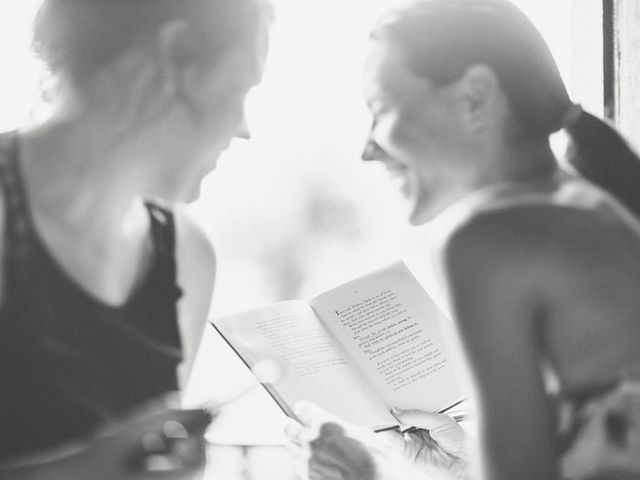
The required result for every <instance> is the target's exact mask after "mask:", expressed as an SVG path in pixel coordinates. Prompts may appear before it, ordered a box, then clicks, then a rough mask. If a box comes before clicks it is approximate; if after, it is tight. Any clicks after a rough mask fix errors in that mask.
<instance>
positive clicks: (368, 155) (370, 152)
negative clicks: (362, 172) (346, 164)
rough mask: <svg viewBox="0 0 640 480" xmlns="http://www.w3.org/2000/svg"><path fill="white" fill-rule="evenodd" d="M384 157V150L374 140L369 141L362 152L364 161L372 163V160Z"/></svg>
mask: <svg viewBox="0 0 640 480" xmlns="http://www.w3.org/2000/svg"><path fill="white" fill-rule="evenodd" d="M383 155H384V150H383V149H382V147H380V145H378V144H377V143H376V142H375V141H374V140H371V139H369V140H367V143H365V145H364V149H363V150H362V160H364V161H365V162H370V161H372V160H380V158H381V157H382V156H383Z"/></svg>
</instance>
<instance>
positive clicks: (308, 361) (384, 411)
mask: <svg viewBox="0 0 640 480" xmlns="http://www.w3.org/2000/svg"><path fill="white" fill-rule="evenodd" d="M212 323H213V325H214V327H215V328H216V329H217V330H218V331H219V332H220V334H221V335H222V336H223V337H224V339H225V340H226V341H227V343H228V344H229V345H230V346H231V348H233V350H234V351H235V352H236V353H237V354H238V355H239V356H240V358H241V359H242V360H243V361H244V362H245V364H246V365H247V366H248V367H249V368H253V367H254V366H255V365H257V364H259V363H260V362H264V361H269V360H275V361H276V362H278V364H279V365H281V366H282V368H283V370H284V374H283V375H282V376H281V378H280V379H279V380H277V381H276V382H275V383H273V384H266V385H265V388H266V389H267V391H268V392H269V393H270V394H271V396H272V397H273V398H274V400H275V401H276V402H277V403H278V405H280V407H281V408H282V409H283V411H284V412H285V413H286V414H287V415H289V416H291V417H295V415H294V414H293V412H292V410H291V406H292V405H294V404H295V403H296V402H297V401H299V400H309V401H312V402H314V403H316V404H318V405H319V406H321V407H322V408H324V409H325V410H327V411H329V412H332V413H334V414H336V415H339V416H340V417H342V418H344V419H346V420H348V421H350V422H353V423H357V424H366V425H370V426H372V427H373V428H375V429H383V428H388V427H391V426H395V425H397V420H396V419H395V418H394V417H393V416H392V415H391V414H390V413H389V409H390V408H391V407H393V406H396V407H399V408H418V409H422V410H428V411H434V412H435V411H445V410H447V409H448V408H450V407H452V406H454V405H456V404H457V403H459V402H460V401H462V400H463V399H464V398H466V397H467V391H468V390H467V388H466V387H465V386H464V385H463V384H462V382H461V381H460V378H461V376H460V375H459V374H458V373H459V367H460V363H459V362H460V356H459V349H458V348H457V345H456V343H455V342H453V341H451V339H452V325H451V322H450V321H449V320H448V319H446V318H444V316H443V315H442V313H441V312H440V310H439V309H438V307H437V306H436V305H435V303H434V302H433V300H432V299H431V298H430V297H429V295H428V294H427V292H426V291H425V290H424V289H423V288H422V286H421V285H420V284H419V283H418V281H417V280H416V278H415V277H414V276H413V275H412V274H411V272H410V271H409V270H408V269H407V267H406V266H405V265H404V263H402V262H397V263H394V264H392V265H390V266H388V267H385V268H382V269H380V270H376V271H374V272H372V273H369V274H367V275H365V276H362V277H359V278H356V279H355V280H351V281H350V282H347V283H345V284H343V285H341V286H339V287H336V288H334V289H332V290H329V291H328V292H325V293H322V294H320V295H318V296H316V297H315V298H313V299H311V300H310V301H302V300H294V301H288V302H282V303H277V304H274V305H270V306H267V307H263V308H259V309H255V310H251V311H248V312H244V313H239V314H235V315H230V316H225V317H222V318H219V319H215V320H213V322H212Z"/></svg>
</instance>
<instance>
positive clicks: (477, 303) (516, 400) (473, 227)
mask: <svg viewBox="0 0 640 480" xmlns="http://www.w3.org/2000/svg"><path fill="white" fill-rule="evenodd" d="M512 220H513V218H500V215H498V216H497V218H490V216H489V218H484V217H483V218H481V219H480V220H478V221H472V222H471V223H469V224H468V225H466V226H464V227H463V228H461V229H460V230H458V231H457V232H456V233H455V234H454V235H453V237H452V238H451V239H450V242H449V244H448V248H447V249H446V252H445V259H444V263H445V277H446V279H447V283H448V290H449V292H448V293H449V295H450V300H451V303H452V310H453V314H454V317H455V318H456V320H457V323H458V326H459V329H460V333H461V336H462V339H463V342H464V344H465V347H466V350H467V355H468V359H469V363H470V366H471V368H472V371H473V373H474V377H475V381H476V386H477V393H478V397H479V398H478V399H479V405H480V410H481V412H480V413H481V422H482V424H481V428H482V430H481V434H482V437H483V438H482V439H481V444H482V448H483V449H484V457H485V463H486V464H485V468H486V470H487V477H488V478H491V479H496V480H499V479H505V480H506V479H514V478H517V479H519V480H527V479H532V480H533V479H541V478H544V479H553V478H557V471H556V462H555V452H554V438H553V437H554V428H555V421H554V412H553V410H552V408H551V405H550V403H549V401H548V398H547V396H546V394H545V391H544V387H543V383H542V379H541V373H540V365H539V359H540V350H539V345H538V344H537V340H538V336H537V328H538V325H537V321H538V319H539V316H540V315H541V314H542V313H544V308H545V298H544V294H543V290H544V289H540V288H539V286H540V285H541V284H544V280H545V278H544V276H545V274H546V272H545V262H544V261H542V262H541V259H540V258H539V254H538V252H539V250H538V248H537V247H536V245H535V244H534V243H532V242H535V238H531V237H530V236H529V235H528V233H529V232H527V229H526V228H525V229H524V231H518V228H517V225H516V226H515V228H513V227H514V224H513V222H512Z"/></svg>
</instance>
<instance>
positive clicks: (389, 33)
mask: <svg viewBox="0 0 640 480" xmlns="http://www.w3.org/2000/svg"><path fill="white" fill-rule="evenodd" d="M371 38H372V39H373V40H383V41H389V42H392V43H393V44H394V45H396V46H397V47H399V51H400V52H401V55H402V59H403V61H404V62H405V64H406V65H407V67H408V68H409V69H410V70H411V71H412V72H413V73H414V74H415V75H418V76H422V77H424V78H426V79H427V80H428V81H429V82H431V83H432V84H433V85H435V86H443V85H447V84H449V83H451V82H453V81H455V80H457V79H458V78H460V77H461V76H462V75H463V74H464V73H465V72H466V71H467V69H469V68H470V67H471V66H473V65H474V64H484V65H486V66H488V67H490V68H491V69H492V70H493V71H494V72H495V73H496V75H497V76H498V79H499V80H500V84H501V87H502V89H503V90H504V92H505V95H506V97H507V99H508V100H509V103H510V106H511V109H512V112H513V116H514V119H515V120H516V121H517V123H518V126H519V131H521V132H522V134H524V135H525V136H527V137H529V138H533V139H539V140H547V139H548V137H549V135H551V134H552V133H554V132H556V131H558V130H560V129H562V128H564V129H565V130H566V131H567V133H568V134H569V136H570V137H571V142H570V147H569V151H568V156H569V159H568V160H569V163H570V164H571V165H572V166H573V167H574V168H575V169H576V170H577V171H578V172H579V173H580V174H581V175H582V176H584V177H585V178H586V179H588V180H590V181H591V182H593V183H595V184H596V185H598V186H600V187H601V188H603V189H604V190H606V191H608V192H609V193H611V194H613V195H614V196H615V197H617V198H618V199H619V200H620V201H622V203H623V204H625V205H626V206H627V207H628V208H630V209H631V210H632V211H633V212H634V213H635V214H636V215H637V216H638V217H640V159H639V158H638V156H637V155H636V154H635V153H634V152H633V151H632V149H631V148H630V147H629V145H628V144H627V142H626V141H625V140H624V139H623V138H622V136H621V135H620V134H619V133H618V132H617V131H616V130H615V129H614V128H613V127H611V126H609V125H608V124H607V123H606V122H604V121H603V120H600V119H598V118H596V117H595V116H593V115H591V114H589V113H587V112H584V111H582V109H581V108H580V107H579V106H578V105H575V104H574V103H572V101H571V99H570V98H569V94H568V93H567V89H566V87H565V85H564V82H563V81H562V77H561V76H560V72H559V71H558V67H557V65H556V63H555V61H554V59H553V56H552V55H551V51H550V50H549V47H548V45H547V43H546V42H545V41H544V39H543V37H542V35H541V34H540V32H539V31H538V30H537V29H536V28H535V26H534V25H533V24H532V23H531V21H530V20H529V19H528V18H527V17H526V15H524V13H522V12H521V11H520V10H519V9H518V8H517V7H516V6H515V5H514V4H513V3H511V2H510V1H509V0H413V1H412V2H411V3H409V4H407V5H405V6H402V7H400V8H398V9H395V10H392V11H391V12H389V13H388V14H387V15H385V16H383V17H382V18H381V19H380V20H379V22H378V24H377V25H376V26H375V27H374V29H373V31H372V33H371Z"/></svg>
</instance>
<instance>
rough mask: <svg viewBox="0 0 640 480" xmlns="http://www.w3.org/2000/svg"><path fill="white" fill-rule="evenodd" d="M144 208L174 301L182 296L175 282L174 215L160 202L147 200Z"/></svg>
mask: <svg viewBox="0 0 640 480" xmlns="http://www.w3.org/2000/svg"><path fill="white" fill-rule="evenodd" d="M145 206H146V207H147V210H148V211H149V215H150V218H151V237H152V239H153V244H154V247H155V249H156V255H158V258H159V260H160V262H161V264H162V265H163V266H164V268H166V269H167V271H166V277H165V278H168V279H170V281H171V288H172V289H173V290H174V292H173V293H174V295H175V296H174V299H176V300H177V299H178V298H180V297H181V296H182V293H183V292H182V289H181V288H180V287H179V285H178V281H177V265H176V227H175V219H174V214H173V212H172V211H171V209H170V208H169V207H167V206H164V205H163V204H162V202H161V201H160V200H156V199H148V200H146V201H145Z"/></svg>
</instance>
